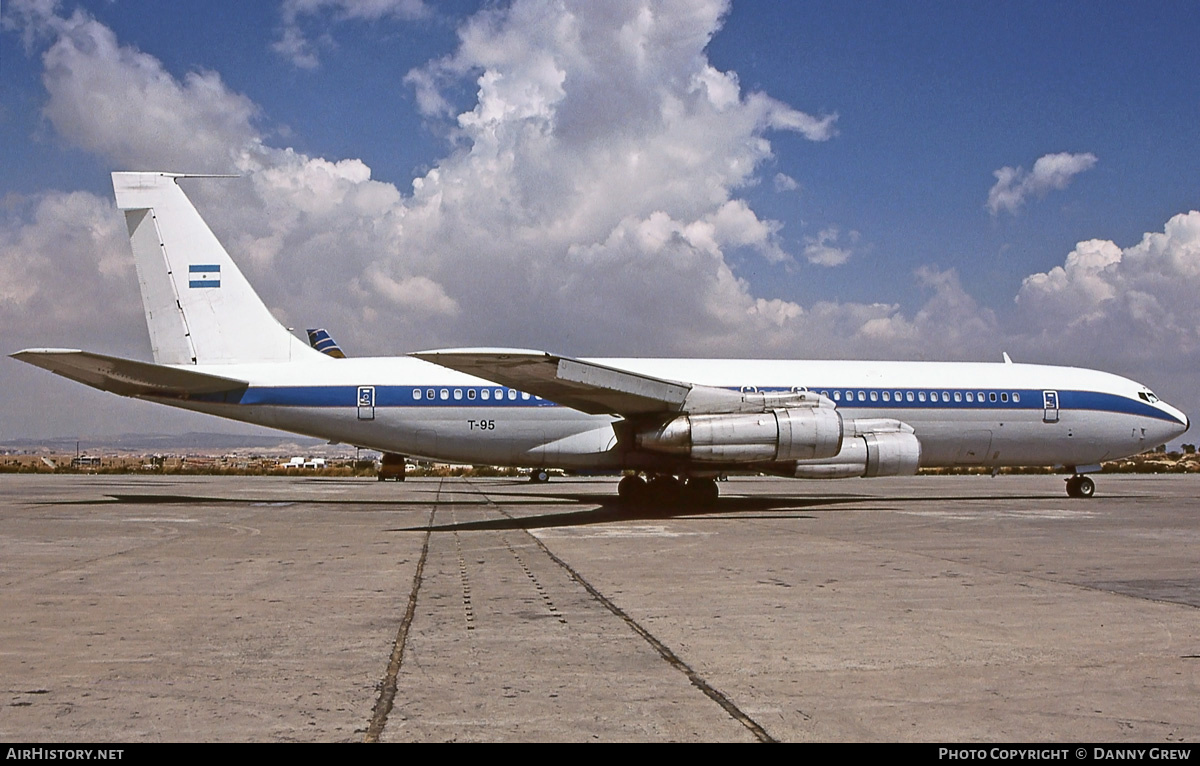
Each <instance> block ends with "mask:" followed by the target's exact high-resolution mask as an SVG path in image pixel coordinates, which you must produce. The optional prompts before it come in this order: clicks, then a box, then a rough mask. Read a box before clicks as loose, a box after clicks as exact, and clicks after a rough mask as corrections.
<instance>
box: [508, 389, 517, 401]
mask: <svg viewBox="0 0 1200 766" xmlns="http://www.w3.org/2000/svg"><path fill="white" fill-rule="evenodd" d="M508 400H509V401H510V402H515V401H516V400H517V389H515V388H510V389H508Z"/></svg>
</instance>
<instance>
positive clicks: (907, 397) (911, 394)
mask: <svg viewBox="0 0 1200 766" xmlns="http://www.w3.org/2000/svg"><path fill="white" fill-rule="evenodd" d="M904 398H905V399H907V400H908V401H910V402H911V401H912V400H913V393H912V391H909V392H908V393H907V394H905V395H904Z"/></svg>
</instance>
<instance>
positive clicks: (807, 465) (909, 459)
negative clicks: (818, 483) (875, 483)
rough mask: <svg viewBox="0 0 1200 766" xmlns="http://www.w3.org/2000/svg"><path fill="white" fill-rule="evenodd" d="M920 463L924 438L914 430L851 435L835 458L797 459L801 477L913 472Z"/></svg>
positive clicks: (881, 474) (796, 474)
mask: <svg viewBox="0 0 1200 766" xmlns="http://www.w3.org/2000/svg"><path fill="white" fill-rule="evenodd" d="M920 465H921V442H920V440H919V439H917V436H916V434H914V433H911V432H907V433H906V432H889V433H866V434H862V435H861V436H853V437H851V436H848V437H846V439H845V441H843V443H842V450H841V452H839V453H838V454H837V455H836V456H835V457H834V458H833V459H832V460H814V461H811V462H798V463H796V473H795V476H796V478H798V479H850V478H855V477H859V476H863V477H872V476H912V475H914V474H915V473H916V472H917V468H919V467H920Z"/></svg>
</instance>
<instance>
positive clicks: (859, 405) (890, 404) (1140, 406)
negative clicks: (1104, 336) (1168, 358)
mask: <svg viewBox="0 0 1200 766" xmlns="http://www.w3.org/2000/svg"><path fill="white" fill-rule="evenodd" d="M374 389H375V403H374V406H375V407H420V408H428V407H480V408H497V407H503V408H510V407H557V406H558V405H556V404H555V403H553V402H550V401H546V400H545V399H539V398H537V397H535V396H527V395H524V394H521V393H516V394H515V398H510V392H511V391H512V389H508V388H504V387H500V386H495V387H488V388H487V389H483V388H480V387H448V386H381V385H376V386H374ZM358 390H359V387H358V386H343V385H337V386H254V387H251V388H247V389H245V390H243V391H240V392H230V393H227V394H209V395H202V396H195V397H193V399H196V400H199V401H212V402H223V403H229V404H242V405H268V406H276V407H354V406H356V405H357V404H358ZM484 390H486V391H487V392H488V398H486V399H485V398H483V395H482V392H483V391H484ZM759 390H760V391H764V392H765V391H787V390H788V389H786V388H767V387H763V388H760V389H759ZM809 390H810V391H823V392H828V393H829V395H831V396H832V394H833V392H834V391H835V390H836V391H837V392H839V394H840V395H841V396H842V397H843V398H842V399H840V400H836V401H835V403H836V404H837V407H838V409H839V410H857V409H870V410H914V409H919V410H942V411H950V410H960V411H963V412H970V411H983V410H992V411H1000V412H1003V411H1028V410H1037V411H1041V410H1043V405H1044V402H1043V398H1042V390H1041V389H1018V390H1015V391H1014V390H1013V389H1003V390H995V389H978V388H973V389H971V394H972V395H973V398H974V399H975V401H970V402H968V401H966V393H967V392H966V390H963V389H957V390H952V391H949V392H948V393H949V394H950V399H951V401H943V400H942V391H941V390H938V391H936V392H934V390H933V389H928V388H924V389H904V388H888V389H882V388H875V389H868V388H864V389H857V388H855V389H849V388H845V387H839V388H837V389H833V388H828V387H825V388H822V387H820V386H812V387H810V388H809ZM860 391H861V392H862V393H863V395H864V397H865V398H864V399H863V400H860V398H859V392H860ZM884 391H887V393H888V394H889V399H890V400H889V401H884V400H883V393H884ZM414 392H418V393H417V394H414ZM897 392H899V393H900V396H899V397H897V396H896V393H897ZM909 393H912V394H913V401H908V394H909ZM935 393H936V394H937V400H936V401H934V400H933V396H934V394H935ZM981 393H982V394H983V396H982V397H981V396H980V394H981ZM849 394H852V395H853V400H850V399H849V398H847V397H848V396H849ZM919 394H924V395H925V397H926V400H925V401H920V399H919V396H918V395H919ZM955 394H959V395H960V399H961V400H960V401H954V396H955ZM993 394H994V395H995V397H996V400H995V401H992V400H991V397H992V395H993ZM1013 394H1017V396H1016V397H1014V396H1013ZM872 395H874V396H875V399H874V400H873V401H872V400H871V396H872ZM1002 395H1003V396H1005V397H1007V399H1008V401H1004V400H1003V399H1002ZM1014 399H1019V401H1014ZM1058 409H1059V410H1060V411H1066V410H1092V411H1097V412H1113V413H1123V414H1128V415H1136V416H1139V417H1148V418H1155V419H1157V420H1166V421H1168V422H1176V419H1175V418H1173V417H1171V416H1170V415H1169V414H1167V413H1165V412H1163V411H1162V410H1159V409H1158V408H1156V407H1154V406H1152V405H1150V404H1148V403H1146V402H1141V401H1138V400H1136V399H1131V398H1129V397H1126V396H1120V395H1118V394H1110V393H1105V392H1101V391H1059V392H1058Z"/></svg>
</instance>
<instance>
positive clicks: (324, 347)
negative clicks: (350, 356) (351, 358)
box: [308, 327, 346, 359]
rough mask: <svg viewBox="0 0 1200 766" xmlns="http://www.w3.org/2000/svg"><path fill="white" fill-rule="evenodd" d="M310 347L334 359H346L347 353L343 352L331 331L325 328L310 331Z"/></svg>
mask: <svg viewBox="0 0 1200 766" xmlns="http://www.w3.org/2000/svg"><path fill="white" fill-rule="evenodd" d="M308 345H310V346H312V347H313V348H315V349H316V350H317V351H320V352H321V353H322V354H327V355H328V356H332V357H333V358H334V359H345V358H346V353H345V352H344V351H342V347H341V346H339V345H338V344H337V341H336V340H334V339H333V336H332V335H330V334H329V331H328V330H326V329H325V328H323V327H318V328H317V329H315V330H309V331H308Z"/></svg>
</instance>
